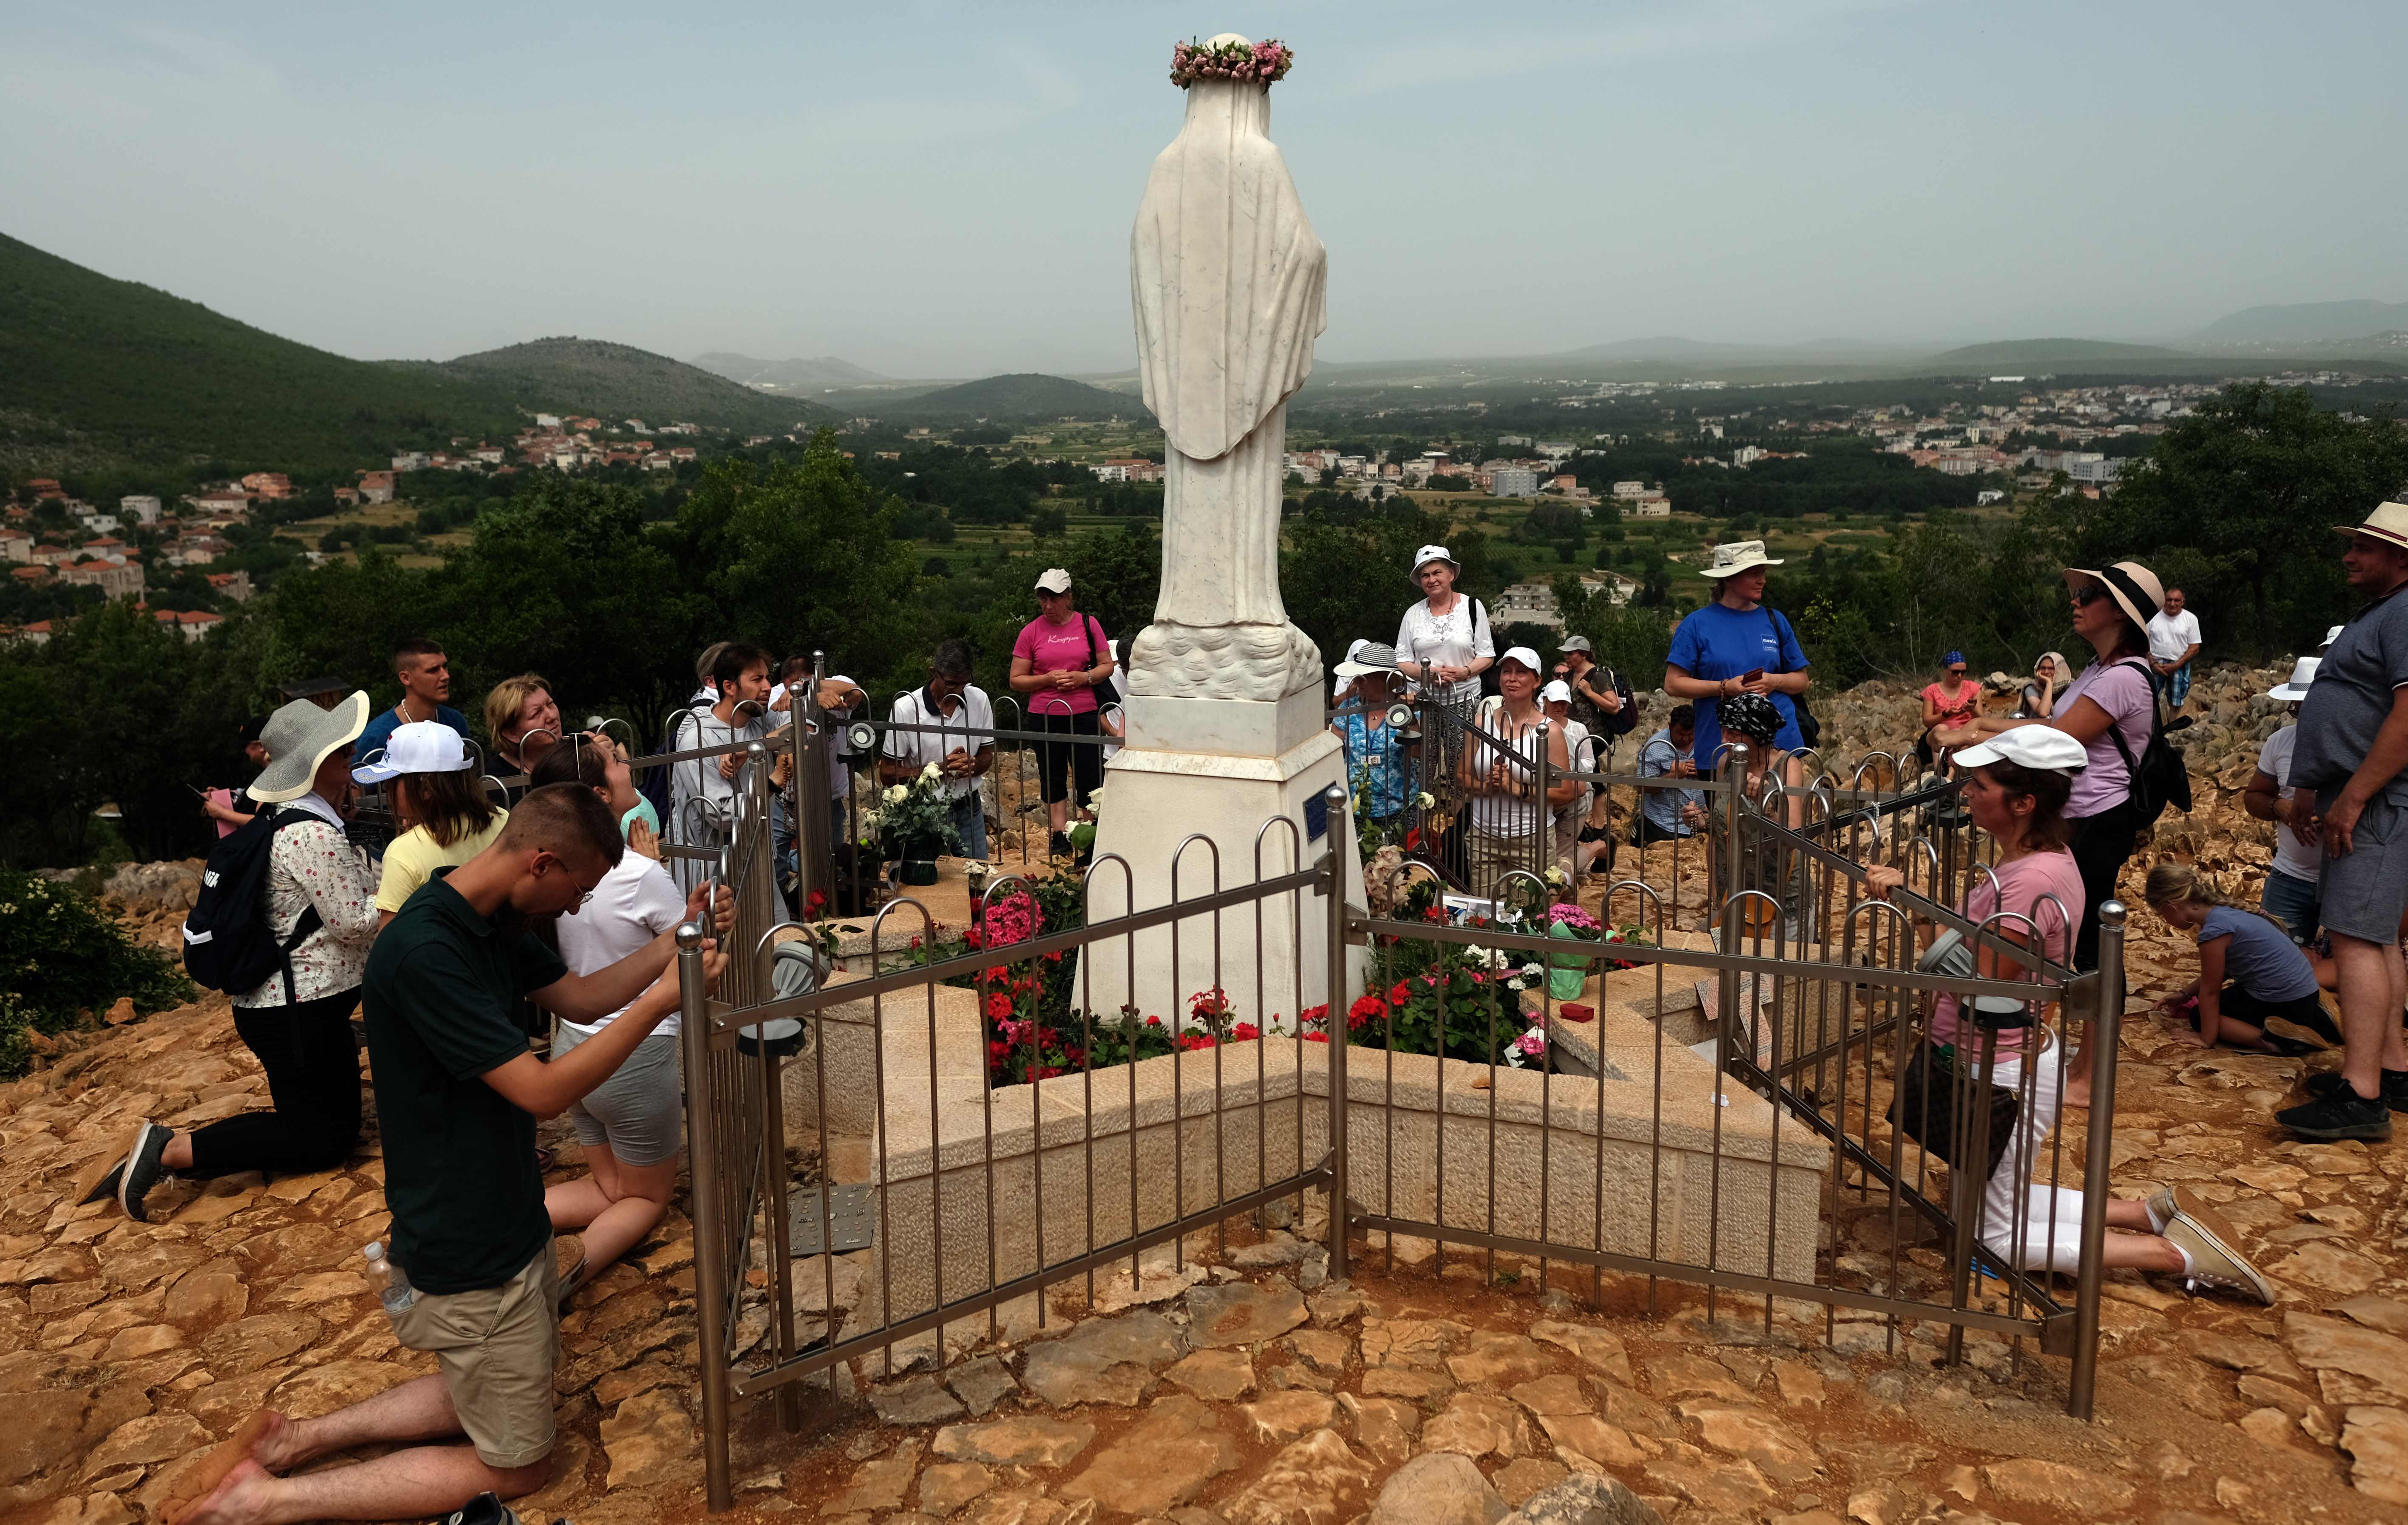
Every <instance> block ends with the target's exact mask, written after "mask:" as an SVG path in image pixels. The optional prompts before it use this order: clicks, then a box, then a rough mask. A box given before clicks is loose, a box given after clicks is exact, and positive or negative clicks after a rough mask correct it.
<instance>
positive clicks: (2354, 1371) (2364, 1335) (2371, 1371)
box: [2283, 1313, 2408, 1399]
mask: <svg viewBox="0 0 2408 1525" xmlns="http://www.w3.org/2000/svg"><path fill="white" fill-rule="evenodd" d="M2283 1341H2284V1343H2285V1344H2286V1345H2289V1346H2290V1347H2291V1355H2292V1357H2293V1358H2294V1359H2295V1360H2298V1361H2299V1363H2300V1365H2302V1366H2304V1367H2306V1368H2308V1370H2310V1371H2312V1372H2315V1374H2317V1377H2318V1378H2319V1380H2322V1379H2324V1378H2326V1377H2327V1376H2328V1375H2329V1374H2336V1373H2339V1374H2347V1375H2348V1376H2351V1377H2356V1378H2359V1379H2361V1381H2362V1382H2363V1383H2365V1384H2371V1385H2372V1387H2373V1388H2375V1389H2377V1390H2379V1391H2382V1392H2386V1393H2389V1394H2391V1395H2393V1396H2394V1397H2395V1398H2399V1399H2408V1340H2403V1339H2401V1338H2400V1337H2399V1336H2397V1335H2393V1334H2386V1333H2384V1332H2383V1331H2380V1330H2372V1329H2368V1328H2365V1327H2364V1326H2362V1325H2358V1324H2349V1323H2343V1321H2342V1320H2340V1319H2338V1318H2318V1317H2316V1316H2314V1315H2311V1314H2301V1313H2294V1314H2286V1315H2285V1316H2284V1318H2283ZM2326 1396H2327V1397H2328V1398H2330V1397H2331V1396H2332V1394H2331V1392H2330V1391H2328V1392H2327V1394H2326Z"/></svg>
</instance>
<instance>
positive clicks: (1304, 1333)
mask: <svg viewBox="0 0 2408 1525" xmlns="http://www.w3.org/2000/svg"><path fill="white" fill-rule="evenodd" d="M1286 1345H1287V1347H1288V1348H1289V1349H1291V1350H1293V1351H1295V1352H1296V1353H1297V1358H1298V1359H1299V1360H1302V1361H1303V1362H1304V1363H1305V1364H1306V1365H1307V1366H1310V1367H1312V1369H1313V1370H1314V1371H1316V1372H1322V1373H1326V1374H1330V1375H1336V1374H1339V1373H1340V1372H1343V1371H1345V1370H1346V1362H1347V1359H1348V1358H1349V1357H1350V1356H1352V1355H1353V1354H1354V1353H1355V1342H1354V1341H1352V1340H1350V1339H1348V1338H1347V1337H1346V1336H1345V1335H1343V1334H1340V1333H1338V1332H1337V1331H1334V1330H1317V1329H1300V1330H1297V1331H1295V1332H1293V1333H1291V1334H1289V1335H1288V1337H1287V1340H1286Z"/></svg>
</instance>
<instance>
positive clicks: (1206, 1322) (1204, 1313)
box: [1187, 1278, 1305, 1347]
mask: <svg viewBox="0 0 2408 1525" xmlns="http://www.w3.org/2000/svg"><path fill="white" fill-rule="evenodd" d="M1187 1315H1188V1317H1189V1318H1190V1319H1191V1320H1193V1324H1192V1327H1191V1329H1190V1331H1189V1338H1190V1339H1192V1340H1193V1341H1194V1342H1195V1343H1196V1345H1198V1346H1199V1347H1210V1346H1216V1345H1217V1346H1227V1345H1259V1344H1261V1343H1262V1342H1264V1341H1266V1340H1275V1339H1277V1338H1279V1337H1280V1336H1281V1335H1283V1334H1285V1333H1286V1332H1287V1331H1290V1330H1292V1329H1294V1328H1296V1327H1297V1325H1298V1324H1301V1323H1303V1322H1304V1320H1305V1311H1304V1294H1303V1293H1302V1292H1299V1291H1297V1289H1296V1288H1295V1287H1293V1286H1291V1285H1290V1284H1289V1283H1287V1282H1285V1281H1282V1280H1279V1279H1276V1278H1274V1279H1273V1280H1272V1281H1271V1282H1270V1283H1269V1285H1267V1286H1261V1287H1257V1286H1255V1285H1254V1283H1253V1282H1242V1281H1239V1282H1226V1283H1224V1284H1223V1285H1221V1286H1218V1287H1197V1288H1192V1289H1191V1290H1190V1291H1189V1292H1188V1294H1187Z"/></svg>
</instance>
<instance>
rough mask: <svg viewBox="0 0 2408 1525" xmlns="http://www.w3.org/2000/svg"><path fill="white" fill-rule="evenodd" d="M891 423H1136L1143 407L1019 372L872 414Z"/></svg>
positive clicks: (1124, 397) (1082, 385) (1122, 396)
mask: <svg viewBox="0 0 2408 1525" xmlns="http://www.w3.org/2000/svg"><path fill="white" fill-rule="evenodd" d="M878 411H880V412H881V413H882V414H884V415H886V416H890V417H894V418H898V419H901V418H913V419H921V418H925V419H963V418H987V419H1011V420H1041V421H1052V420H1054V419H1061V418H1099V419H1100V418H1137V417H1143V416H1144V414H1145V404H1144V403H1142V402H1140V400H1139V399H1138V398H1136V397H1134V396H1130V395H1128V394H1127V393H1124V392H1107V391H1105V390H1104V389H1103V388H1102V387H1099V386H1089V385H1088V384H1087V383H1086V382H1084V381H1069V380H1068V379H1066V378H1064V377H1060V376H1046V375H1042V374H1039V372H1036V371H1025V372H1022V373H1020V374H1018V375H1013V376H989V377H987V378H986V379H985V380H983V381H964V382H962V383H961V384H960V385H959V386H948V387H939V388H938V389H937V390H936V391H934V392H924V393H921V394H920V395H919V396H915V397H910V398H905V399H901V400H898V401H896V402H894V403H891V404H888V405H886V406H884V407H882V408H880V409H879V410H878Z"/></svg>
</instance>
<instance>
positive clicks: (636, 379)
mask: <svg viewBox="0 0 2408 1525" xmlns="http://www.w3.org/2000/svg"><path fill="white" fill-rule="evenodd" d="M387 364H389V365H393V366H395V367H402V368H405V369H411V370H423V371H432V372H434V373H436V374H437V375H442V376H447V377H452V378H454V379H456V380H458V381H463V382H465V383H467V384H471V385H474V386H477V387H479V388H480V389H482V390H486V391H495V390H498V391H500V392H501V393H503V394H504V395H506V396H509V398H510V400H511V401H512V402H514V403H515V404H516V405H517V406H518V407H520V408H523V409H525V410H530V411H534V410H541V411H544V412H548V413H562V412H585V413H592V414H595V416H597V417H600V418H606V419H609V420H612V421H614V422H615V421H616V420H619V419H623V418H640V419H642V420H643V421H644V422H645V423H646V424H652V425H655V426H657V425H659V424H669V423H688V424H715V425H718V426H719V427H722V428H728V429H738V430H742V431H747V432H759V433H770V432H775V431H778V430H783V429H791V428H793V427H794V426H795V424H796V423H797V422H800V421H803V420H806V419H809V418H810V417H812V416H813V415H814V414H815V413H816V415H817V416H818V417H821V418H824V417H826V416H828V415H827V413H826V410H824V409H814V408H812V406H811V405H810V404H808V403H804V402H798V401H796V400H794V399H791V398H786V397H779V396H768V395H767V394H764V393H759V392H755V391H753V390H752V389H751V388H750V387H744V386H738V384H737V383H736V382H734V381H729V380H727V379H726V378H725V377H724V376H714V375H712V374H711V373H710V372H709V371H707V370H700V369H697V368H695V367H693V366H689V365H687V364H685V363H684V362H683V361H680V360H672V359H670V358H669V357H668V356H667V355H665V354H654V353H652V352H651V351H649V350H638V349H635V348H633V347H632V346H629V345H625V344H612V343H610V342H609V341H607V340H604V339H598V338H538V339H531V340H529V341H528V342H527V343H524V344H513V345H510V346H509V347H508V348H506V349H500V350H486V351H484V352H481V353H478V354H464V355H462V356H460V358H458V359H457V360H444V361H423V360H411V361H390V362H387Z"/></svg>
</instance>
